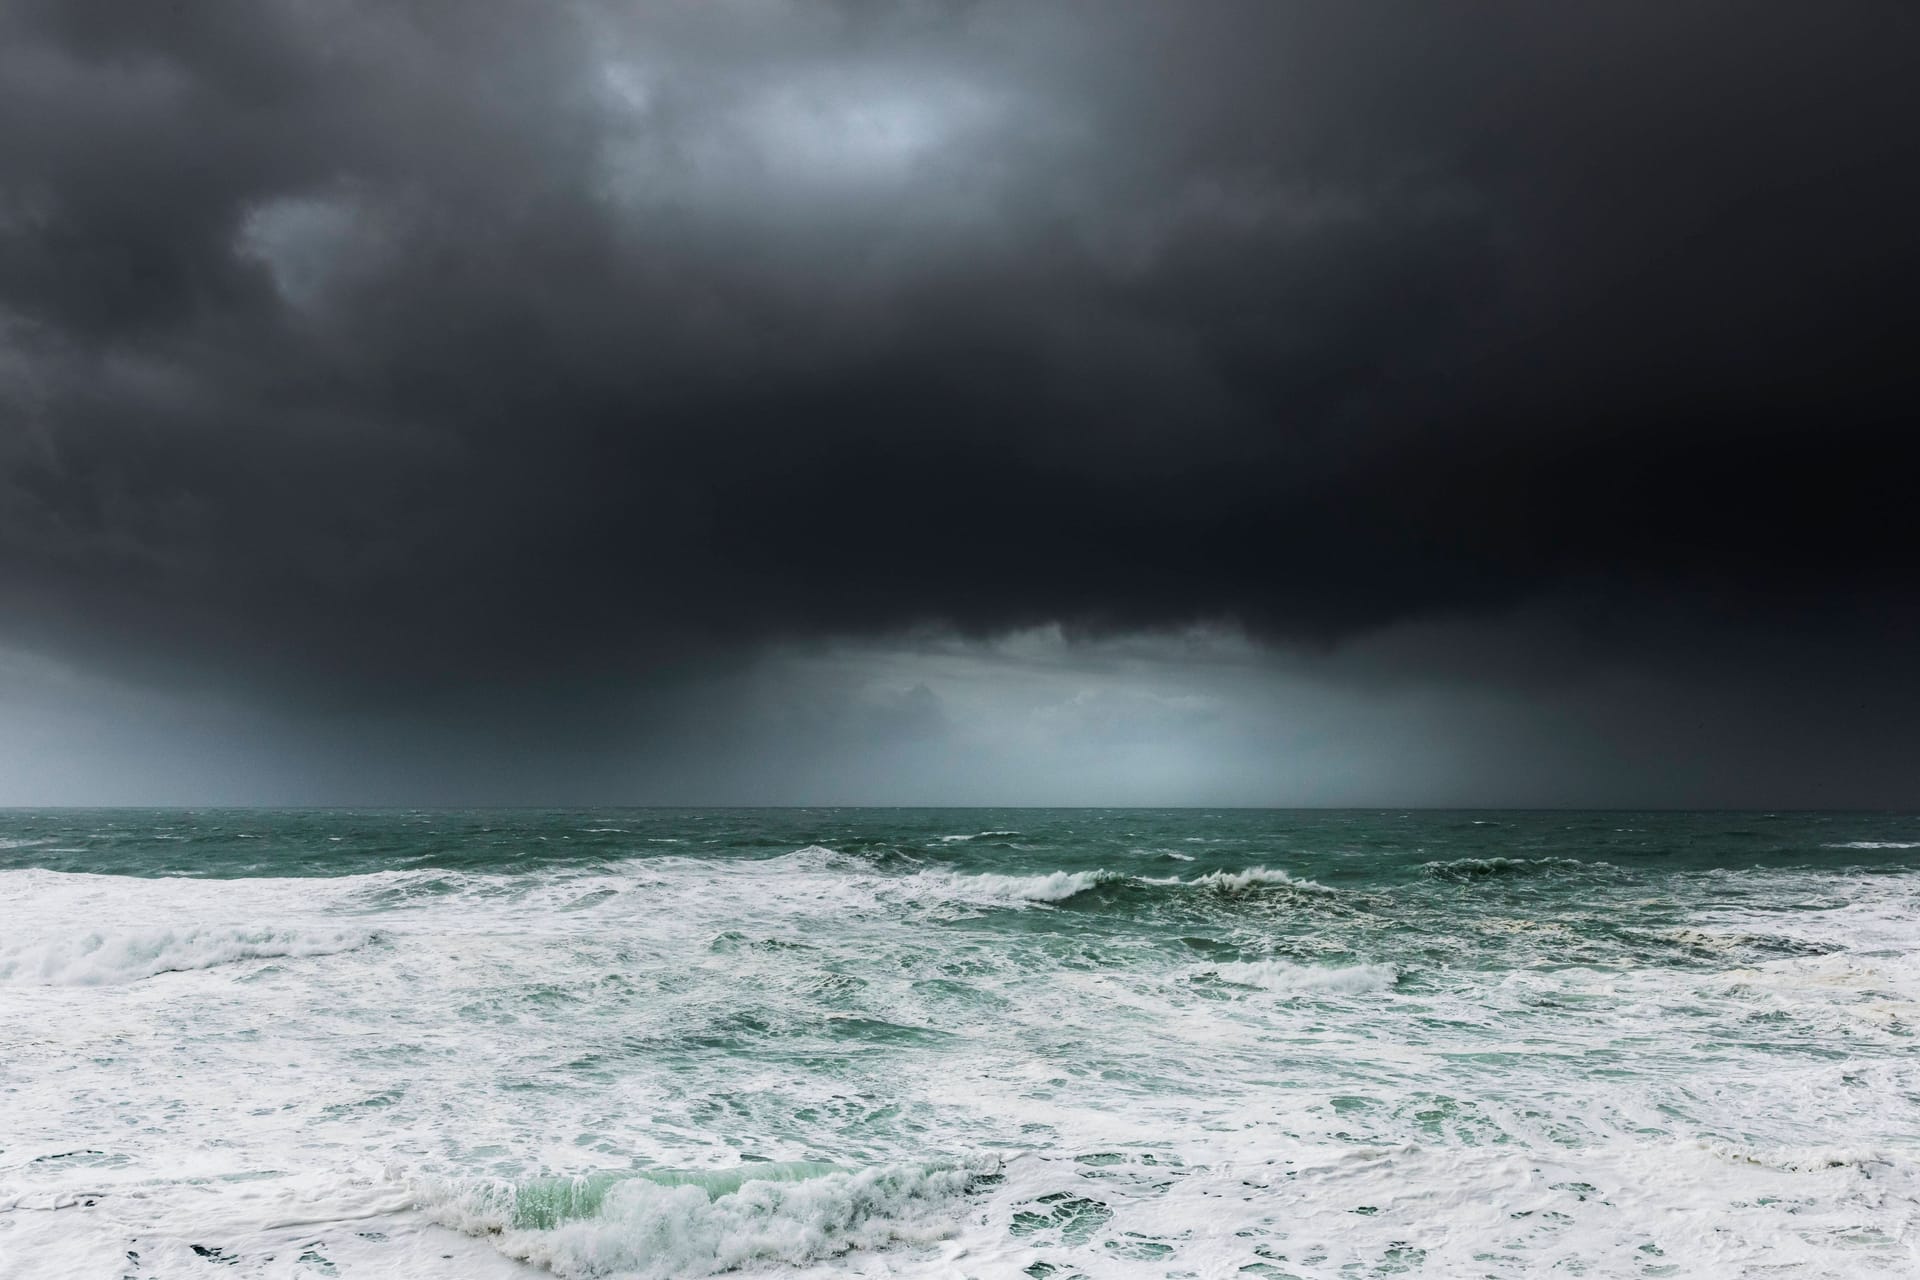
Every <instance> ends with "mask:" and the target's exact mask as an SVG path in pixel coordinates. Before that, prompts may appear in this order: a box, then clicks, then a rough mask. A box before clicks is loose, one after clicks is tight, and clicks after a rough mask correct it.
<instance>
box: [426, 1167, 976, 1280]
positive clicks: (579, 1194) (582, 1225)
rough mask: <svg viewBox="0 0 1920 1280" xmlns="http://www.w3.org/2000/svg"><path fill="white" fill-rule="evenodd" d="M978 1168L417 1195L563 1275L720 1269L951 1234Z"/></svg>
mask: <svg viewBox="0 0 1920 1280" xmlns="http://www.w3.org/2000/svg"><path fill="white" fill-rule="evenodd" d="M974 1176H975V1175H974V1174H973V1173H972V1172H970V1171H968V1170H966V1169H963V1168H958V1167H947V1166H914V1165H883V1166H879V1167H876V1168H872V1169H864V1170H860V1171H858V1172H851V1171H847V1170H842V1169H838V1168H835V1167H834V1166H832V1165H823V1164H810V1163H796V1164H784V1165H781V1164H765V1165H758V1164H756V1165H749V1166H746V1167H745V1168H740V1169H732V1170H726V1171H722V1172H713V1173H671V1172H650V1173H642V1174H604V1175H597V1176H594V1177H587V1178H538V1179H533V1180H531V1181H528V1182H520V1183H510V1182H483V1183H464V1184H461V1183H429V1184H423V1185H422V1186H421V1187H420V1188H419V1189H418V1190H417V1192H416V1197H415V1202H416V1204H418V1206H419V1207H420V1208H421V1209H422V1211H424V1212H425V1213H426V1214H427V1216H429V1217H430V1218H433V1219H434V1220H435V1221H437V1222H439V1223H441V1224H442V1225H444V1226H449V1227H453V1228H454V1229H456V1230H459V1231H464V1232H466V1233H468V1234H469V1235H476V1236H482V1237H485V1238H487V1239H489V1240H490V1241H491V1242H492V1243H493V1244H494V1246H495V1247H496V1248H498V1249H499V1250H500V1251H501V1252H502V1253H504V1254H506V1255H507V1256H508V1257H511V1258H517V1259H519V1260H521V1261H523V1262H530V1263H533V1264H535V1265H537V1266H542V1267H545V1268H546V1269H547V1270H549V1271H551V1272H553V1273H554V1274H555V1275H559V1276H567V1277H591V1276H610V1275H620V1276H632V1277H636V1278H638V1280H667V1278H668V1277H678V1276H695V1275H713V1274H715V1273H717V1272H722V1271H732V1270H735V1269H737V1268H739V1267H743V1266H745V1265H747V1264H749V1263H752V1262H786V1263H790V1264H795V1265H798V1264H803V1263H807V1262H813V1261H817V1260H819V1259H822V1258H830V1257H835V1256H837V1255H839V1254H843V1253H846V1252H848V1251H849V1250H853V1249H870V1248H879V1247H881V1246H884V1245H888V1244H892V1243H895V1242H897V1241H930V1240H935V1239H939V1238H940V1237H942V1236H944V1235H946V1234H947V1233H948V1231H949V1230H951V1228H952V1216H951V1214H950V1213H944V1212H943V1210H947V1209H950V1208H951V1206H952V1202H953V1201H954V1200H956V1199H957V1198H958V1197H959V1196H960V1195H962V1194H963V1193H964V1192H965V1191H966V1190H967V1189H968V1187H969V1186H970V1185H971V1183H972V1181H973V1179H974Z"/></svg>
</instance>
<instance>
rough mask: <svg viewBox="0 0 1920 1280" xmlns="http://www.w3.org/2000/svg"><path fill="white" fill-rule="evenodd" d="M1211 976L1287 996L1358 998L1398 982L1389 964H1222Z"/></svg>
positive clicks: (1253, 962) (1272, 962)
mask: <svg viewBox="0 0 1920 1280" xmlns="http://www.w3.org/2000/svg"><path fill="white" fill-rule="evenodd" d="M1211 972H1213V973H1215V974H1217V975H1218V976H1219V977H1221V978H1223V979H1225V980H1226V981H1228V982H1233V983H1238V984H1239V985H1241V986H1243V987H1263V988H1265V989H1266V990H1268V991H1279V992H1283V993H1286V994H1288V995H1357V994H1360V993H1362V992H1367V991H1385V990H1386V989H1387V988H1389V987H1391V986H1392V985H1393V984H1394V983H1395V982H1396V981H1397V980H1398V979H1399V971H1398V970H1396V969H1395V968H1394V967H1393V966H1392V965H1390V964H1356V965H1345V966H1341V967H1332V966H1325V965H1310V964H1288V963H1287V962H1286V961H1284V960H1249V961H1242V962H1239V963H1235V964H1223V965H1221V966H1220V967H1219V968H1217V969H1214V970H1212V971H1211Z"/></svg>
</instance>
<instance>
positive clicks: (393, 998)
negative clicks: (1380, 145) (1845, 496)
mask: <svg viewBox="0 0 1920 1280" xmlns="http://www.w3.org/2000/svg"><path fill="white" fill-rule="evenodd" d="M1916 1028H1920V816H1915V815H1900V814H1777V815H1776V814H1733V813H1702V814H1672V813H1663V814H1623V813H1588V814H1575V813H1474V814H1466V813H1420V812H1414V813H1401V812H1398V811H1382V812H1343V813H1328V812H1317V813H1293V812H1252V811H1229V812H1218V813H1213V812H1204V811H1190V810H1166V811H1147V810H1004V811H981V810H950V811H942V810H826V809H821V810H781V811H768V810H596V811H510V812H509V811H460V812H424V811H422V812H411V811H409V812H402V811H387V812H346V811H289V812H264V811H218V812H214V811H209V812H187V811H154V812H146V811H130V810H115V811H97V812H94V811H58V812H53V811H50V812H43V813H33V812H25V811H15V812H9V813H0V1276H5V1277H13V1276H21V1277H39V1276H48V1277H52V1276H59V1277H68V1276H72V1277H92V1276H100V1277H116V1278H117V1277H138V1278H141V1280H148V1278H155V1277H174V1276H180V1277H197V1276H204V1277H214V1276H225V1277H236V1278H237V1277H310V1276H311V1277H317V1276H339V1277H405V1278H408V1280H413V1278H421V1280H452V1278H454V1277H460V1278H467V1277H479V1278H482V1280H484V1278H486V1277H537V1276H543V1275H548V1276H555V1275H557V1276H563V1277H647V1278H667V1277H691V1276H702V1275H716V1274H727V1275H736V1276H745V1277H781V1278H792V1277H824V1276H845V1275H855V1276H874V1277H879V1276H886V1277H981V1278H983V1280H984V1278H987V1277H1018V1276H1027V1277H1033V1278H1035V1280H1043V1278H1046V1277H1052V1278H1054V1280H1070V1278H1072V1277H1087V1278H1089V1280H1102V1278H1108V1277H1112V1278H1115V1280H1128V1278H1131V1277H1156V1278H1158V1277H1176V1276H1189V1277H1215V1276H1245V1277H1266V1278H1269V1280H1276V1278H1281V1277H1295V1278H1296V1280H1318V1278H1320V1277H1342V1278H1350V1277H1374V1276H1407V1275H1430V1276H1442V1277H1497V1278H1505V1277H1523V1276H1537V1275H1545V1274H1561V1273H1565V1274H1570V1275H1584V1276H1590V1277H1654V1276H1679V1277H1727V1278H1729V1280H1732V1278H1735V1277H1747V1276H1753V1275H1760V1274H1764V1275H1767V1276H1780V1277H1804V1278H1807V1280H1813V1278H1816V1277H1832V1278H1836V1280H1839V1278H1849V1280H1851V1278H1854V1277H1870V1276H1877V1275H1882V1276H1890V1277H1892V1276H1910V1275H1914V1274H1916V1273H1920V1054H1916V1052H1915V1049H1916V1044H1915V1031H1916Z"/></svg>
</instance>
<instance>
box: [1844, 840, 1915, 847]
mask: <svg viewBox="0 0 1920 1280" xmlns="http://www.w3.org/2000/svg"><path fill="white" fill-rule="evenodd" d="M1820 847H1821V848H1823V849H1920V840H1848V841H1845V842H1843V843H1841V844H1826V845H1821V846H1820Z"/></svg>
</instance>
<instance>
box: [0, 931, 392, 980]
mask: <svg viewBox="0 0 1920 1280" xmlns="http://www.w3.org/2000/svg"><path fill="white" fill-rule="evenodd" d="M374 936H375V935H374V934H373V933H372V931H370V930H366V929H255V928H240V927H228V928H186V929H146V930H116V931H108V932H100V931H92V932H85V933H79V934H76V935H73V936H71V937H65V938H57V939H53V940H49V941H43V942H34V943H27V944H25V945H22V946H15V947H10V948H7V949H6V950H3V951H0V983H8V984H12V985H25V986H51V987H97V986H105V985H108V984H111V983H117V982H136V981H138V980H140V979H141V978H152V977H156V976H158V975H159V974H163V973H180V972H185V971H188V970H193V969H211V968H213V967H214V966H215V965H222V964H232V963H234V962H236V961H241V960H266V959H275V958H280V957H305V956H324V955H333V954H336V953H338V952H341V951H351V950H353V949H354V948H356V947H363V946H365V945H366V944H367V943H369V942H371V941H372V940H373V938H374Z"/></svg>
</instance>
